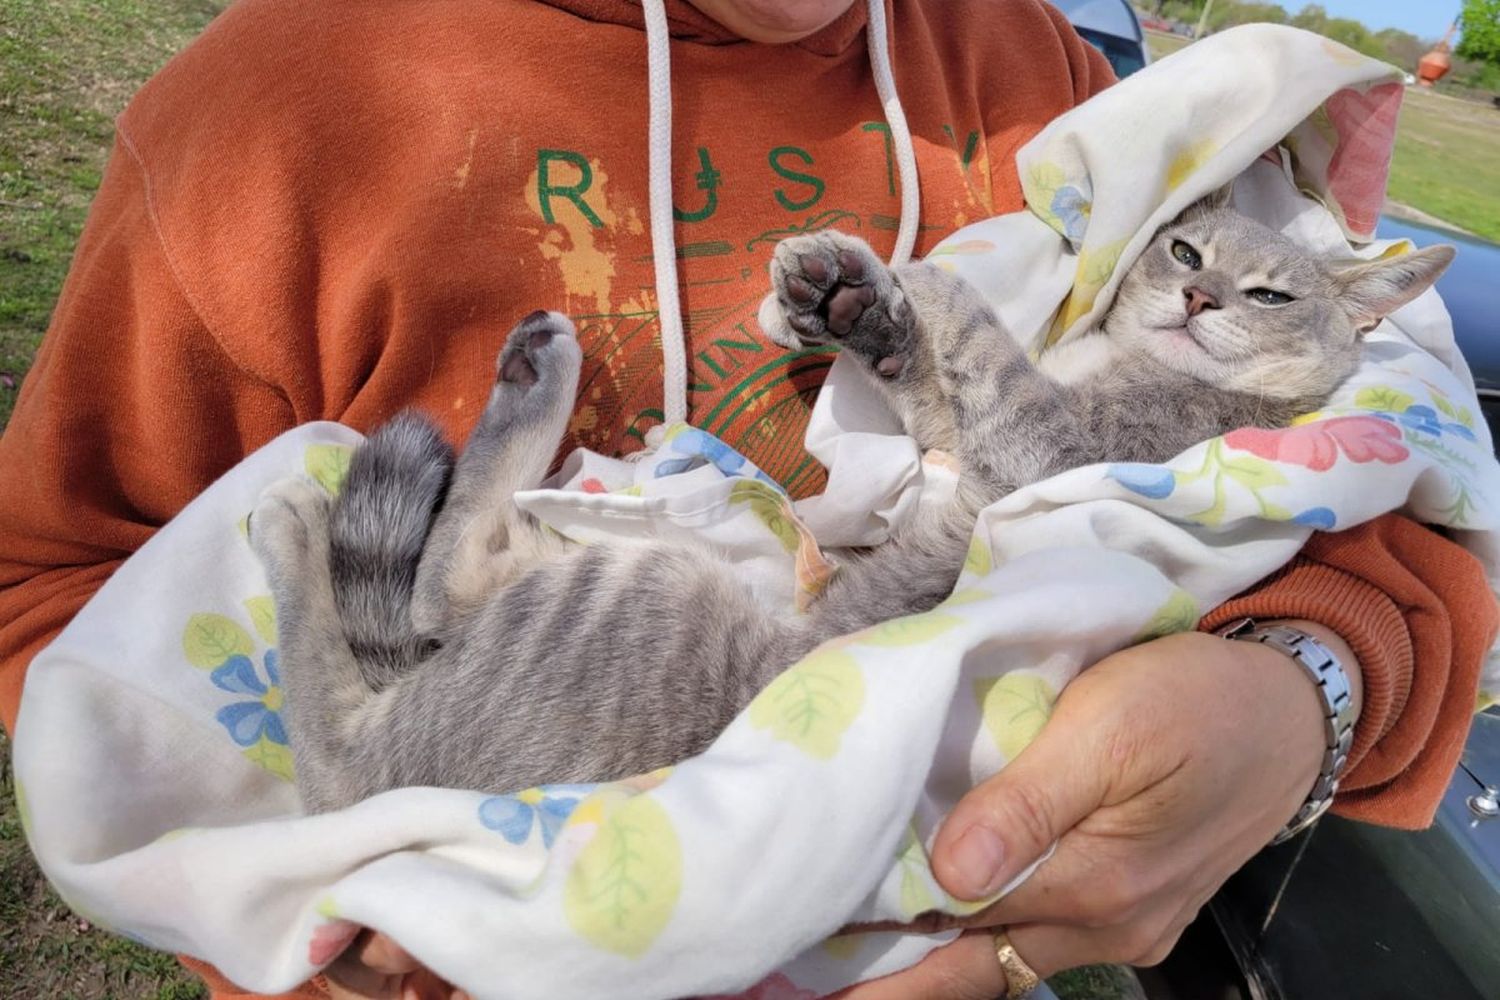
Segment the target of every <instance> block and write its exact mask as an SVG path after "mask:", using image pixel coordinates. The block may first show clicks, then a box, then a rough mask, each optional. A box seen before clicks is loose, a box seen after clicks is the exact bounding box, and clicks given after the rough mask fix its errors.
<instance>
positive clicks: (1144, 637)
mask: <svg viewBox="0 0 1500 1000" xmlns="http://www.w3.org/2000/svg"><path fill="white" fill-rule="evenodd" d="M1198 618H1199V614H1198V602H1197V601H1195V600H1193V597H1192V595H1191V594H1189V593H1188V592H1187V591H1185V590H1182V589H1181V588H1178V589H1177V590H1174V591H1172V596H1171V597H1169V598H1167V603H1165V604H1163V605H1162V606H1161V607H1159V608H1157V609H1156V613H1155V614H1154V615H1152V616H1151V620H1150V621H1148V622H1146V624H1145V625H1143V626H1141V630H1140V631H1139V632H1137V633H1136V636H1135V641H1136V642H1148V641H1150V640H1152V639H1160V638H1161V637H1162V636H1164V635H1175V634H1176V633H1178V632H1190V631H1192V630H1193V629H1194V628H1196V627H1197V625H1198Z"/></svg>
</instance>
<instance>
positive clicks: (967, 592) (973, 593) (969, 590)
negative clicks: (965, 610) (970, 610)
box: [940, 587, 995, 608]
mask: <svg viewBox="0 0 1500 1000" xmlns="http://www.w3.org/2000/svg"><path fill="white" fill-rule="evenodd" d="M994 596H995V595H994V594H992V593H990V592H989V591H987V590H980V589H979V588H978V587H965V588H964V589H963V590H955V591H954V592H953V595H952V596H951V597H949V598H948V599H947V600H946V601H944V602H943V603H942V604H941V605H940V607H945V608H958V607H962V606H964V605H965V604H978V603H979V602H980V601H988V600H989V599H990V598H992V597H994Z"/></svg>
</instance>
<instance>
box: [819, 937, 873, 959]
mask: <svg viewBox="0 0 1500 1000" xmlns="http://www.w3.org/2000/svg"><path fill="white" fill-rule="evenodd" d="M864 943H865V936H864V935H863V934H840V935H838V936H837V937H831V938H827V939H826V940H824V942H823V950H824V951H825V952H827V953H828V954H829V956H830V957H832V958H836V959H838V960H839V961H841V962H847V961H848V960H849V959H851V958H853V957H854V956H855V955H858V954H859V947H860V945H862V944H864Z"/></svg>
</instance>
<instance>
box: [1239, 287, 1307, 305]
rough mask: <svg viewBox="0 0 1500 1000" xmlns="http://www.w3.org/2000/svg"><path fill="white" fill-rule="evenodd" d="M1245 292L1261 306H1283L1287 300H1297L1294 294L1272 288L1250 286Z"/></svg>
mask: <svg viewBox="0 0 1500 1000" xmlns="http://www.w3.org/2000/svg"><path fill="white" fill-rule="evenodd" d="M1245 294H1246V295H1247V296H1249V297H1250V298H1251V299H1253V300H1254V301H1256V302H1259V303H1260V304H1261V305H1263V306H1284V305H1286V304H1287V303H1288V302H1296V301H1297V299H1296V298H1295V297H1294V296H1291V295H1288V294H1287V293H1286V292H1278V291H1276V290H1275V289H1274V288H1252V289H1250V290H1249V291H1248V292H1246V293H1245Z"/></svg>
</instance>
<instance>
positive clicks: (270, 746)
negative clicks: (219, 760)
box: [242, 733, 297, 781]
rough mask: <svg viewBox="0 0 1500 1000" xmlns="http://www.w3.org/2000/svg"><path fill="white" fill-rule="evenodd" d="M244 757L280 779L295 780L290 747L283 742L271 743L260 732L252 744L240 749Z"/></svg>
mask: <svg viewBox="0 0 1500 1000" xmlns="http://www.w3.org/2000/svg"><path fill="white" fill-rule="evenodd" d="M242 752H243V753H244V755H245V759H246V760H248V761H250V763H252V764H256V765H259V766H260V767H263V768H265V769H266V770H267V771H270V772H271V773H272V774H274V775H276V777H278V778H280V779H281V780H282V781H295V780H296V777H297V776H296V771H295V770H294V769H293V765H292V748H291V747H289V746H287V745H286V744H284V743H273V742H272V741H270V740H269V739H267V738H266V736H265V734H264V733H262V734H261V737H260V739H258V740H256V741H255V743H254V745H252V746H249V747H246V748H245V749H244V750H243V751H242Z"/></svg>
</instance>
